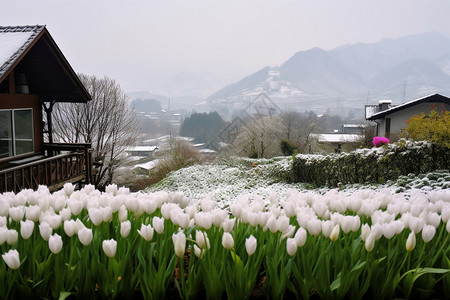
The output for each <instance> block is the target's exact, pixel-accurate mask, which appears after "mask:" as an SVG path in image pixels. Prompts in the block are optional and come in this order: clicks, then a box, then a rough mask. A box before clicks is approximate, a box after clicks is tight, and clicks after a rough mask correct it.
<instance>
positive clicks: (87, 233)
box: [78, 227, 92, 246]
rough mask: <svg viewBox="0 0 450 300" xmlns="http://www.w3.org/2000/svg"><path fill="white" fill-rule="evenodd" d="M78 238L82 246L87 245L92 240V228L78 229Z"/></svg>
mask: <svg viewBox="0 0 450 300" xmlns="http://www.w3.org/2000/svg"><path fill="white" fill-rule="evenodd" d="M78 239H79V240H80V242H81V243H82V244H83V245H84V246H87V245H89V244H90V243H91V242H92V229H89V228H86V227H84V228H82V229H80V230H78Z"/></svg>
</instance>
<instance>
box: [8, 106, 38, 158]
mask: <svg viewBox="0 0 450 300" xmlns="http://www.w3.org/2000/svg"><path fill="white" fill-rule="evenodd" d="M33 132H34V131H33V110H32V109H31V108H27V109H11V110H0V158H5V157H10V156H16V155H20V154H25V153H30V152H33V150H34V149H33V145H34V143H33Z"/></svg>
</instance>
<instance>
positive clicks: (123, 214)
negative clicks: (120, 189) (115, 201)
mask: <svg viewBox="0 0 450 300" xmlns="http://www.w3.org/2000/svg"><path fill="white" fill-rule="evenodd" d="M127 219H128V211H127V208H126V206H125V205H122V206H120V208H119V221H120V222H125V221H126V220H127Z"/></svg>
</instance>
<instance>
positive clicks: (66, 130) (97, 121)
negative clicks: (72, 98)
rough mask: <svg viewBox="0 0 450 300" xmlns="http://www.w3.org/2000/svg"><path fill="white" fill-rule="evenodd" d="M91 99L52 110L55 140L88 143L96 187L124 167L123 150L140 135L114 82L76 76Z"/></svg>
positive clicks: (126, 99) (130, 111)
mask: <svg viewBox="0 0 450 300" xmlns="http://www.w3.org/2000/svg"><path fill="white" fill-rule="evenodd" d="M78 76H79V77H80V79H81V81H82V82H83V84H84V86H85V87H86V89H87V90H88V91H89V93H90V94H91V96H92V100H91V101H89V102H88V103H87V104H83V103H58V104H56V105H55V107H54V113H53V118H54V137H55V138H56V139H59V140H60V141H61V142H66V143H91V144H92V147H93V148H94V153H93V159H94V163H95V164H96V165H98V168H97V172H96V174H95V175H94V183H95V185H96V186H97V187H98V188H100V189H102V188H103V187H105V186H106V185H108V184H110V183H111V182H112V179H113V174H114V171H115V170H116V169H117V168H118V167H119V166H121V165H122V164H123V162H124V160H123V154H124V150H125V147H126V146H129V145H133V144H134V143H135V141H136V139H137V136H138V133H139V129H138V128H139V127H138V121H137V118H136V115H135V113H134V111H133V110H132V109H131V108H130V106H129V104H128V96H126V95H125V93H124V92H123V91H122V89H121V88H120V85H119V84H117V83H116V82H115V81H114V80H113V79H111V78H108V77H106V76H104V77H103V78H97V77H95V76H89V75H85V74H79V75H78Z"/></svg>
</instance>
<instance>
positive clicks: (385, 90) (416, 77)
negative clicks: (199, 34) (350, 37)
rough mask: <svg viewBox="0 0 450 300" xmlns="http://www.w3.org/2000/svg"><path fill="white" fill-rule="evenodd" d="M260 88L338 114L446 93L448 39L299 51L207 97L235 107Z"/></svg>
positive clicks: (282, 101)
mask: <svg viewBox="0 0 450 300" xmlns="http://www.w3.org/2000/svg"><path fill="white" fill-rule="evenodd" d="M261 92H264V93H265V94H266V95H267V96H268V97H270V98H271V99H272V100H273V101H274V102H275V103H277V104H278V105H279V106H283V107H286V108H289V109H296V110H310V109H314V110H323V111H325V110H326V109H327V108H333V109H335V110H339V112H345V111H348V110H352V109H355V108H360V109H361V110H362V109H363V108H364V104H367V103H369V102H370V103H376V101H378V100H379V99H380V98H384V97H386V95H387V96H389V97H391V96H392V100H393V103H394V104H400V103H401V102H402V101H405V100H406V101H408V100H412V99H415V98H418V97H422V96H425V95H427V94H430V93H441V94H444V95H450V39H449V38H447V37H445V36H443V35H440V34H438V33H434V32H431V33H424V34H418V35H411V36H407V37H403V38H400V39H397V40H389V39H386V40H382V41H380V42H378V43H373V44H364V43H357V44H353V45H345V46H342V47H338V48H335V49H332V50H329V51H325V50H322V49H319V48H313V49H310V50H307V51H300V52H297V53H295V54H294V55H293V56H292V57H291V58H289V59H288V60H287V61H286V62H285V63H283V64H282V65H281V66H280V67H275V68H269V67H266V68H264V69H261V70H259V71H258V72H256V73H254V74H251V75H249V76H247V77H245V78H243V79H242V80H239V81H237V82H236V83H234V84H230V85H228V86H226V87H225V88H222V89H220V90H218V91H217V92H215V93H213V94H212V95H211V96H209V97H208V98H207V100H208V104H209V105H210V106H212V105H213V104H214V106H222V107H225V108H228V109H239V107H241V108H242V106H244V105H245V103H248V102H249V101H250V99H251V97H256V95H258V94H260V93H261Z"/></svg>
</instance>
